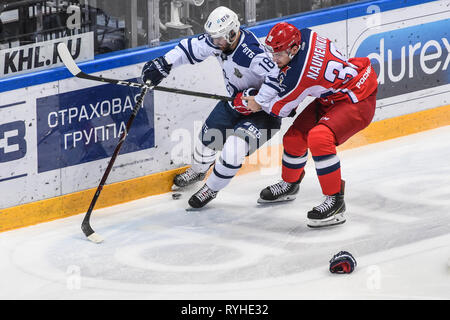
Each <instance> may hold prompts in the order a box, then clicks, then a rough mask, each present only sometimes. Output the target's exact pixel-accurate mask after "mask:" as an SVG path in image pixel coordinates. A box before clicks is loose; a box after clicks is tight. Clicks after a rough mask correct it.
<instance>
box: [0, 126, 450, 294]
mask: <svg viewBox="0 0 450 320" xmlns="http://www.w3.org/2000/svg"><path fill="white" fill-rule="evenodd" d="M339 155H340V159H341V165H342V173H343V178H344V179H345V180H346V196H345V200H346V204H347V212H346V217H347V222H346V223H345V224H343V225H341V226H337V227H332V228H328V229H319V230H317V229H310V228H308V227H307V226H306V213H307V211H308V210H310V209H311V207H312V206H315V205H318V204H319V203H320V202H321V201H322V195H321V192H320V188H319V184H318V181H317V178H316V175H315V170H314V165H313V163H312V161H309V162H308V164H307V167H306V170H307V175H306V177H305V179H304V180H303V182H302V184H301V189H300V193H299V196H298V198H297V199H296V200H295V201H293V202H290V203H285V204H278V205H270V206H259V205H257V203H256V200H257V198H258V195H259V191H260V190H261V189H262V188H264V187H266V186H267V185H268V184H272V183H274V182H276V181H277V180H278V179H279V172H277V173H275V174H271V175H266V174H265V175H261V173H260V172H255V173H251V174H248V175H242V176H238V177H236V178H235V179H234V180H233V181H232V182H231V184H230V185H229V186H228V187H227V188H226V189H225V190H223V191H221V192H220V193H219V195H218V197H217V198H216V199H215V200H214V201H213V202H211V203H210V205H209V206H208V208H207V209H205V210H204V211H199V212H189V213H188V212H186V211H185V207H186V206H187V199H188V196H189V193H185V194H183V196H182V198H181V199H180V200H172V198H171V195H170V194H164V195H160V196H153V197H148V198H146V199H142V200H138V201H134V202H130V203H126V204H123V205H118V206H115V207H111V208H106V209H100V210H96V211H94V214H93V218H92V225H93V227H94V229H95V230H96V231H97V232H98V233H99V234H101V235H102V236H104V237H105V239H106V240H105V242H103V243H102V244H94V243H92V242H89V241H87V240H86V238H85V237H84V235H83V234H82V233H81V230H80V223H81V220H82V218H83V215H77V216H73V217H70V218H66V219H62V220H57V221H53V222H48V223H43V224H40V225H36V226H31V227H27V228H22V229H18V230H13V231H9V232H4V233H1V234H0V299H449V298H450V267H449V266H448V263H449V261H448V260H449V258H450V126H447V127H443V128H438V129H434V130H430V131H426V132H422V133H419V134H415V135H410V136H406V137H402V138H398V139H394V140H389V141H385V142H382V143H377V144H372V145H368V146H364V147H360V148H356V149H352V150H348V151H343V152H341V153H340V154H339ZM340 250H347V251H349V252H351V253H352V254H353V255H354V257H355V258H356V260H357V262H358V265H357V267H356V269H355V271H354V272H353V273H352V274H347V275H336V274H331V273H330V272H329V271H328V265H329V264H328V261H329V259H330V258H331V257H332V256H333V255H334V254H335V253H337V252H338V251H340Z"/></svg>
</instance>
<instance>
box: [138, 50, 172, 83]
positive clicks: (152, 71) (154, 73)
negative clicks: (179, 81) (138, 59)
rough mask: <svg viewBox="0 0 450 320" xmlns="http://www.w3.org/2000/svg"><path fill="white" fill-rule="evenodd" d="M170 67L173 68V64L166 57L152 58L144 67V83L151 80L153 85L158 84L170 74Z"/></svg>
mask: <svg viewBox="0 0 450 320" xmlns="http://www.w3.org/2000/svg"><path fill="white" fill-rule="evenodd" d="M170 69H172V65H171V64H168V63H167V61H166V59H164V57H159V58H156V59H153V60H150V61H148V62H147V63H146V64H145V65H144V68H142V81H144V83H146V82H147V81H150V82H151V83H152V85H154V86H157V85H158V84H159V83H160V82H161V81H162V80H163V79H164V78H166V77H167V76H168V75H169V73H170Z"/></svg>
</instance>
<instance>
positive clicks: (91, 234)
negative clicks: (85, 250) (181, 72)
mask: <svg viewBox="0 0 450 320" xmlns="http://www.w3.org/2000/svg"><path fill="white" fill-rule="evenodd" d="M150 89H152V87H150V86H144V87H143V88H142V91H141V94H140V95H139V96H138V98H137V100H136V105H135V106H134V108H133V112H132V113H131V116H130V118H129V119H128V121H127V124H126V128H125V131H124V132H122V135H121V136H120V139H119V143H118V144H117V146H116V149H115V150H114V153H113V155H112V156H111V159H110V160H109V163H108V167H107V168H106V170H105V173H103V177H102V179H101V181H100V184H99V185H98V187H97V191H96V192H95V195H94V197H93V198H92V201H91V204H90V205H89V209H88V211H87V212H86V215H85V216H84V219H83V222H82V223H81V230H83V233H84V234H85V235H86V237H87V238H88V239H89V240H90V241H92V242H95V243H100V242H102V241H103V238H102V237H101V236H100V235H99V234H98V233H95V231H94V230H93V229H92V227H91V224H90V218H91V214H92V210H93V209H94V206H95V203H96V202H97V199H98V197H99V196H100V192H102V189H103V186H104V185H105V182H106V179H107V178H108V175H109V173H110V171H111V169H112V166H113V164H114V162H115V161H116V158H117V155H118V154H119V151H120V148H121V147H122V144H123V142H124V141H125V139H126V137H127V134H128V131H129V130H130V127H131V125H132V124H133V121H134V118H136V115H137V113H138V112H139V109H140V108H141V106H142V103H143V101H144V97H145V95H146V94H147V92H148V90H150Z"/></svg>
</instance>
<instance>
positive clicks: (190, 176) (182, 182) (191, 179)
mask: <svg viewBox="0 0 450 320" xmlns="http://www.w3.org/2000/svg"><path fill="white" fill-rule="evenodd" d="M205 176H206V172H195V171H194V170H193V169H192V167H191V168H188V169H187V170H186V171H185V172H183V173H180V174H177V175H176V176H175V178H174V179H173V184H174V185H175V186H177V187H179V188H182V187H186V186H189V185H191V184H193V183H195V182H197V181H202V180H203V179H204V178H205Z"/></svg>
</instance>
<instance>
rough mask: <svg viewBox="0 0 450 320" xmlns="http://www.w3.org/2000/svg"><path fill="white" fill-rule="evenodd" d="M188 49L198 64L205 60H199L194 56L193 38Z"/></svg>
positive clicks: (189, 41) (189, 40)
mask: <svg viewBox="0 0 450 320" xmlns="http://www.w3.org/2000/svg"><path fill="white" fill-rule="evenodd" d="M188 49H189V53H190V54H191V57H192V59H194V60H195V61H196V62H202V61H203V60H200V59H197V58H196V57H195V56H194V51H192V38H190V39H188Z"/></svg>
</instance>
